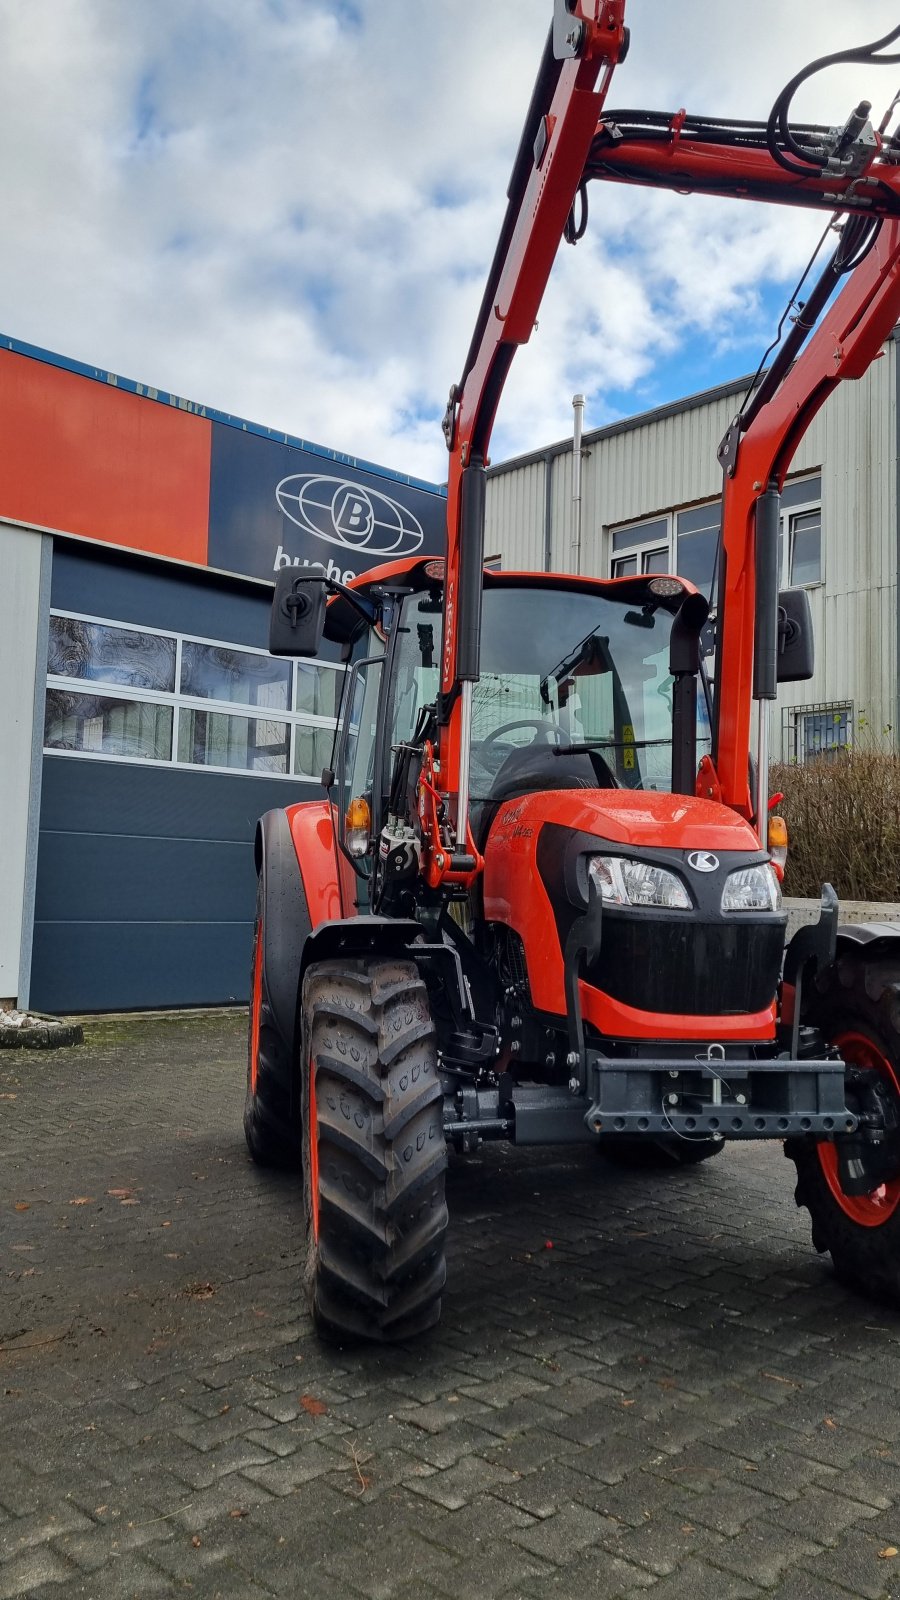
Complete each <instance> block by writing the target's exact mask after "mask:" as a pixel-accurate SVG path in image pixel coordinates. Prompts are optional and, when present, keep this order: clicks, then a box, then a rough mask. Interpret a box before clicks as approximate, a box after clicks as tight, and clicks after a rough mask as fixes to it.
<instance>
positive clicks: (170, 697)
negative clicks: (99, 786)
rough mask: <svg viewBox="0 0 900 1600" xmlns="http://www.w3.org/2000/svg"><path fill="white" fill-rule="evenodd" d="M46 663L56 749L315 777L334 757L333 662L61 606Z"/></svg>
mask: <svg viewBox="0 0 900 1600" xmlns="http://www.w3.org/2000/svg"><path fill="white" fill-rule="evenodd" d="M47 674H48V675H47V702H46V713H45V721H44V747H45V749H47V750H50V751H58V752H60V751H64V752H66V753H67V754H69V755H78V756H87V757H98V756H99V757H103V758H104V759H106V760H109V759H114V760H119V761H139V762H142V763H143V762H147V761H151V762H154V763H157V764H159V763H163V764H165V765H170V766H171V765H174V766H177V767H206V768H210V767H215V768H217V769H220V770H226V771H229V772H249V773H261V774H265V775H267V776H269V777H271V776H282V777H286V778H289V777H292V776H296V777H300V778H304V779H307V780H315V781H318V780H319V777H320V774H321V772H322V768H323V767H325V766H327V765H328V763H329V761H330V759H331V749H332V745H333V743H334V729H335V725H336V717H337V708H338V702H339V699H340V685H341V681H342V678H343V668H342V667H340V666H337V665H333V664H331V663H330V662H311V661H302V662H301V661H297V662H292V661H284V660H281V659H277V660H276V659H274V658H273V657H272V656H270V655H268V654H267V652H266V651H264V650H253V649H249V648H247V647H246V646H243V645H241V646H238V645H233V644H226V643H223V642H221V641H218V640H213V639H198V638H191V637H189V636H187V635H185V634H174V633H163V632H161V631H158V630H156V629H148V628H136V627H132V626H131V625H130V624H129V623H121V622H111V621H107V620H106V619H104V618H98V617H81V616H75V615H73V614H71V613H67V612H54V613H53V614H52V615H51V617H50V640H49V650H48V659H47ZM98 690H99V691H101V692H98ZM252 712H255V713H256V714H255V715H253V714H251V713H252Z"/></svg>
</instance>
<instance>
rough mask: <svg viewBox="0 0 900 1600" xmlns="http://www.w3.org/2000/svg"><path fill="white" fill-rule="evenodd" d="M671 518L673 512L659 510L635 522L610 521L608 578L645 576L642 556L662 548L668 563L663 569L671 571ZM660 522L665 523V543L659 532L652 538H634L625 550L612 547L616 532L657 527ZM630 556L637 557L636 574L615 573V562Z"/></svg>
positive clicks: (628, 558) (627, 559)
mask: <svg viewBox="0 0 900 1600" xmlns="http://www.w3.org/2000/svg"><path fill="white" fill-rule="evenodd" d="M672 518H673V513H672V512H671V511H661V512H657V513H656V515H655V516H651V517H639V518H638V520H637V521H636V522H619V523H613V522H611V523H609V525H608V532H609V575H610V578H621V577H634V576H637V577H643V576H645V569H644V557H645V556H646V555H653V554H655V553H656V552H657V551H659V550H662V549H665V552H666V561H667V563H668V565H667V566H666V569H665V570H666V572H672V571H673V570H674V569H673V567H672V526H673V523H672ZM660 523H665V528H666V535H665V543H663V540H662V536H661V534H657V536H656V537H655V538H653V539H642V540H636V541H635V543H634V544H633V545H629V547H628V549H627V550H615V549H614V548H613V541H614V539H615V537H616V535H617V534H619V533H631V532H632V531H634V532H637V531H638V530H639V529H641V528H652V527H656V528H658V527H659V525H660ZM632 556H634V557H636V559H637V563H638V565H637V573H636V574H635V573H621V572H618V573H617V572H616V570H615V568H616V563H617V562H619V561H630V560H631V558H632Z"/></svg>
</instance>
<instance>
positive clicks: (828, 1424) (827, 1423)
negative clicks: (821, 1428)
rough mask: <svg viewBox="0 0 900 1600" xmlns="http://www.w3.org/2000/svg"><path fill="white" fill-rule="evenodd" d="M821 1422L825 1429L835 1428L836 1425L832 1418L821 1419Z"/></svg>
mask: <svg viewBox="0 0 900 1600" xmlns="http://www.w3.org/2000/svg"><path fill="white" fill-rule="evenodd" d="M822 1421H823V1422H824V1423H825V1426H826V1428H836V1427H837V1423H836V1422H835V1420H834V1417H823V1418H822Z"/></svg>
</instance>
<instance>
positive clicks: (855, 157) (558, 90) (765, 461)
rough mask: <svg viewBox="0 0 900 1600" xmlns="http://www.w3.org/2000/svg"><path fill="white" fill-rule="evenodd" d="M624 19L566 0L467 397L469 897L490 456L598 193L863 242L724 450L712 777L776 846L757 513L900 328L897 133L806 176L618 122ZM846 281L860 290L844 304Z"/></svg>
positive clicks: (811, 135) (453, 867) (459, 637)
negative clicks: (767, 784)
mask: <svg viewBox="0 0 900 1600" xmlns="http://www.w3.org/2000/svg"><path fill="white" fill-rule="evenodd" d="M624 13H625V0H607V3H604V4H600V3H597V0H556V11H555V18H554V25H553V29H552V30H551V34H550V37H549V38H548V41H547V46H546V49H545V52H544V57H543V60H542V63H541V68H540V71H539V74H538V79H537V83H536V85H535V90H534V94H533V96H532V100H531V104H530V107H529V111H528V117H527V120H526V124H525V129H524V132H523V135H522V140H521V143H520V147H519V152H518V155H517V158H516V163H515V166H514V170H513V175H512V180H511V183H510V187H509V191H508V194H509V204H508V208H507V213H506V218H505V221H504V224H503V228H502V230H501V236H500V240H499V242H498V246H497V250H496V253H495V256H494V260H493V263H492V266H491V270H490V274H489V278H488V283H487V287H486V290H485V294H484V298H483V300H482V304H481V309H480V312H479V316H478V319H477V322H476V328H475V333H474V336H473V339H472V343H471V345H470V348H469V353H468V357H467V361H466V365H465V370H464V373H463V377H462V380H461V382H460V383H459V384H457V385H454V387H453V388H452V389H451V392H450V403H449V405H448V409H447V414H446V417H445V421H444V432H445V435H446V438H447V444H448V447H449V450H450V467H449V481H448V508H447V558H446V559H447V569H446V588H445V595H446V605H445V617H444V628H443V640H442V650H441V676H440V687H441V695H440V701H439V721H440V749H439V756H440V761H439V771H438V772H437V773H436V775H435V777H436V783H437V786H438V788H439V790H440V792H441V794H442V795H443V796H444V797H445V799H446V801H447V802H448V803H449V817H450V825H451V833H452V837H453V839H454V842H455V849H454V850H453V851H452V852H442V856H443V865H442V866H441V867H440V868H435V866H434V863H433V862H432V863H431V873H432V881H433V882H438V881H444V880H448V881H450V882H452V881H454V880H458V881H462V882H466V881H468V880H469V879H470V878H471V877H472V875H473V874H474V873H475V872H477V871H478V870H479V867H480V862H479V860H478V858H477V853H476V852H474V848H473V845H472V841H471V838H470V836H469V834H468V822H467V809H468V744H469V736H470V723H471V684H472V683H473V682H474V681H476V680H477V678H478V669H479V642H480V608H481V570H482V561H483V552H484V498H485V485H484V473H485V467H486V464H487V452H488V446H489V441H490V434H491V428H492V425H493V420H494V416H495V414H496V410H497V405H498V402H499V399H500V394H501V391H502V388H503V384H504V381H505V379H506V376H507V373H508V371H509V368H510V365H511V362H512V358H513V356H514V354H515V350H516V348H517V346H518V345H520V344H524V343H525V342H527V340H528V338H529V336H530V334H531V331H532V328H533V327H534V323H535V319H536V316H537V312H538V308H539V306H540V302H541V298H542V295H543V292H544V289H545V287H546V283H547V280H548V278H549V275H550V271H551V268H552V265H553V261H554V258H555V255H556V251H557V249H558V247H559V244H560V241H561V240H562V239H563V238H564V237H565V238H567V239H569V240H570V242H575V240H576V238H577V237H580V234H581V232H582V231H583V226H584V224H585V222H586V214H587V199H586V188H585V185H586V183H587V180H589V179H603V180H611V181H615V182H619V183H630V184H637V185H643V186H651V187H658V188H677V189H678V190H679V191H693V190H696V191H698V192H702V193H706V194H716V195H720V196H728V197H733V198H741V199H751V200H767V201H777V202H779V203H783V204H786V205H800V206H806V207H813V208H817V209H825V210H827V211H831V212H836V213H843V212H846V213H847V214H848V217H849V219H850V222H849V224H848V226H852V227H853V228H854V229H855V230H856V231H855V233H854V235H853V238H854V239H859V240H861V243H860V245H859V248H858V249H857V250H856V252H855V254H856V256H857V258H858V260H857V261H856V262H854V260H853V254H854V252H853V251H852V250H845V257H846V260H845V261H843V262H842V261H841V260H840V259H839V258H840V252H841V246H840V245H839V247H838V252H837V253H836V256H837V265H835V260H834V259H833V261H832V263H830V265H829V267H828V268H826V273H825V276H824V278H823V281H822V286H821V288H820V290H819V299H818V302H817V306H818V309H821V308H822V307H823V306H825V310H824V313H823V315H822V317H821V320H820V322H819V325H818V327H817V329H816V330H815V332H814V333H813V335H812V337H811V338H810V339H809V342H808V343H807V345H806V348H805V349H802V351H801V346H802V344H803V340H804V338H805V337H806V336H807V334H808V333H810V332H811V330H812V328H813V326H814V320H815V319H814V318H812V319H810V320H809V322H807V320H806V314H798V317H797V319H796V321H797V327H796V328H795V331H794V333H793V334H792V335H790V336H789V338H788V340H786V341H785V348H784V351H783V353H782V358H781V361H780V364H779V360H778V359H776V362H775V363H774V365H773V369H772V372H771V373H770V375H769V378H768V379H767V380H766V382H765V383H764V384H763V386H762V389H761V390H760V391H759V392H758V395H757V397H756V400H755V401H751V403H750V405H749V406H748V407H747V408H746V410H745V411H744V413H743V414H742V415H741V416H740V417H739V418H736V419H735V422H734V423H733V425H732V428H731V429H730V430H729V434H728V435H727V436H726V440H725V441H723V447H722V450H721V451H720V459H722V461H723V467H724V472H725V485H724V498H723V523H722V541H721V558H720V563H719V573H718V578H719V587H718V643H717V665H716V722H715V728H714V746H713V756H712V769H713V770H712V774H711V776H710V774H707V786H706V788H705V789H704V791H703V792H704V793H709V794H715V796H716V798H721V799H723V800H724V801H725V802H726V803H727V804H728V805H729V806H731V807H732V808H733V809H734V810H735V811H737V812H738V813H739V814H741V815H742V816H744V817H746V818H753V817H754V816H755V818H756V826H757V830H758V832H759V834H760V837H761V839H762V836H763V834H764V831H765V817H764V811H765V804H764V795H763V791H762V790H760V791H759V793H758V794H757V795H755V796H753V795H751V794H750V791H749V784H748V756H749V753H750V740H751V701H752V698H753V694H752V690H753V673H754V640H755V639H756V640H757V654H758V653H759V637H758V634H757V629H758V606H757V579H756V556H757V540H756V526H757V506H758V503H759V500H760V497H761V496H763V495H764V494H767V493H768V494H769V495H772V494H773V493H777V492H780V489H781V486H782V484H783V481H784V476H785V474H786V472H787V470H788V468H789V466H790V463H791V460H792V458H793V455H794V453H795V451H796V448H797V445H798V444H799V442H800V440H801V438H802V437H803V434H804V432H805V431H806V428H807V427H808V426H809V423H810V421H811V420H812V418H813V416H814V415H815V413H816V411H817V410H818V409H819V407H820V406H821V405H822V404H823V402H824V401H825V399H826V398H827V396H828V395H829V394H830V393H831V391H832V389H834V387H835V386H836V385H837V384H838V383H840V382H841V381H842V380H843V379H844V378H858V377H860V376H861V375H862V374H863V373H864V372H865V371H866V369H867V367H868V366H869V365H870V363H871V362H872V361H873V360H874V359H875V358H876V357H877V355H878V353H879V350H880V348H881V345H882V344H883V342H884V340H885V339H886V338H887V336H888V334H889V333H890V330H891V328H892V327H893V325H894V324H895V323H896V322H897V320H898V318H900V166H898V164H897V163H898V161H900V150H898V148H897V145H896V142H894V141H891V140H890V139H886V138H885V137H884V136H883V130H879V131H878V132H875V131H874V130H873V129H872V128H871V125H870V124H869V122H868V120H867V113H868V109H869V108H868V107H867V106H866V105H865V103H864V104H863V106H861V107H859V108H858V110H857V112H855V113H854V114H853V116H852V117H851V118H850V120H849V121H848V123H847V125H846V127H845V128H844V129H842V130H829V129H818V128H815V129H809V128H804V129H802V130H800V131H801V132H802V133H803V135H804V137H805V138H806V139H807V140H810V141H812V146H811V147H812V148H813V149H814V150H815V151H816V152H817V154H816V156H815V161H813V160H812V159H810V160H809V161H807V162H806V164H804V161H803V160H800V161H799V162H798V160H797V157H796V156H795V155H793V154H791V155H790V156H785V155H784V154H783V153H782V151H781V150H780V149H779V147H778V144H777V142H776V140H775V136H774V135H773V134H772V129H771V126H770V127H769V128H768V129H766V128H764V126H763V125H761V124H760V125H756V124H749V123H725V122H710V121H709V120H702V119H696V118H695V119H688V118H687V115H686V113H685V112H678V113H676V114H674V115H672V116H666V115H665V114H656V113H635V112H624V113H619V114H616V113H613V114H612V115H611V116H609V117H606V118H603V117H601V113H602V111H603V106H604V102H605V99H606V96H607V92H608V89H609V85H610V81H611V78H612V75H613V70H614V68H615V66H616V64H617V63H618V62H619V61H621V60H622V59H623V57H624V55H625V53H626V50H627V43H628V32H627V29H626V28H625V26H624ZM889 37H892V36H889ZM882 43H884V41H878V42H877V44H879V45H880V44H882ZM872 48H876V47H874V46H873V47H872ZM774 118H775V113H774V112H773V119H774ZM771 121H772V119H770V123H771ZM776 132H777V129H776ZM791 148H793V147H791ZM819 151H821V157H820V156H819V154H818V152H819ZM579 204H580V208H581V211H580V216H579V217H578V219H577V220H576V212H577V211H578V208H579ZM829 272H830V273H831V277H830V278H829V276H828V274H829ZM844 275H846V277H845V283H844V287H843V289H842V290H841V292H840V294H839V295H837V297H836V298H833V299H832V300H831V303H830V304H827V301H828V299H829V296H830V295H831V294H833V291H834V289H835V288H836V286H837V283H838V280H839V278H840V277H841V276H844ZM598 292H599V293H600V294H602V292H603V286H602V284H601V285H600V286H599V290H598ZM808 304H809V305H812V304H813V296H811V297H810V301H809V302H808ZM794 357H796V360H794V359H793V358H794ZM792 362H793V364H791V363H792ZM770 600H772V597H770V596H767V603H769V601H770ZM771 633H772V630H771V628H770V629H769V636H770V637H771ZM757 687H758V685H757ZM763 842H764V841H763Z"/></svg>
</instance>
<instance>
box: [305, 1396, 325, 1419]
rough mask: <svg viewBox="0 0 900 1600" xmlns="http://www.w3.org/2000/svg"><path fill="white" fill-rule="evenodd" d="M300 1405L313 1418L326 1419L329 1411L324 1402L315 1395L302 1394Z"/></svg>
mask: <svg viewBox="0 0 900 1600" xmlns="http://www.w3.org/2000/svg"><path fill="white" fill-rule="evenodd" d="M300 1404H301V1405H302V1407H303V1409H304V1411H306V1412H308V1413H309V1415H310V1416H311V1417H324V1415H325V1413H326V1411H327V1410H328V1407H327V1405H326V1404H325V1401H324V1400H317V1399H316V1398H315V1395H311V1394H302V1395H301V1396H300Z"/></svg>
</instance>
